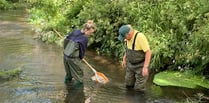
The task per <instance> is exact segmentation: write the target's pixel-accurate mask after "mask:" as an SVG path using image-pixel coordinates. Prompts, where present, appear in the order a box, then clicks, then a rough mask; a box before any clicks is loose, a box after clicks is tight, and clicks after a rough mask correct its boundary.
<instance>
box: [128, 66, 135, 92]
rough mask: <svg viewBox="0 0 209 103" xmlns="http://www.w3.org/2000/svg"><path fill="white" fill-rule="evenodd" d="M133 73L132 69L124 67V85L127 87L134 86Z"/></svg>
mask: <svg viewBox="0 0 209 103" xmlns="http://www.w3.org/2000/svg"><path fill="white" fill-rule="evenodd" d="M135 81H136V79H135V73H134V71H132V70H130V69H129V68H127V69H126V76H125V86H126V88H127V89H132V88H134V83H135Z"/></svg>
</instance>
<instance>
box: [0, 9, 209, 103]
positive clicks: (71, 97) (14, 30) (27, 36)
mask: <svg viewBox="0 0 209 103" xmlns="http://www.w3.org/2000/svg"><path fill="white" fill-rule="evenodd" d="M23 14H24V15H23ZM26 14H27V13H25V12H24V11H21V10H20V11H18V10H16V11H6V12H1V13H0V21H1V22H0V51H1V52H0V57H1V58H0V70H9V69H13V68H17V67H23V72H22V74H21V75H20V77H18V78H15V79H14V80H10V81H7V82H1V84H0V87H1V88H0V93H1V94H0V102H1V103H84V102H85V103H175V102H176V101H181V100H185V98H187V97H189V98H191V99H192V98H193V96H194V95H195V94H196V93H198V92H202V91H194V90H187V89H185V88H176V87H159V86H155V85H153V84H152V81H150V82H149V83H148V84H149V85H148V87H149V89H148V91H147V92H145V93H139V92H135V91H127V90H126V89H125V88H124V85H123V83H124V76H125V70H124V69H122V68H121V66H120V63H119V62H117V61H116V60H114V59H113V58H106V57H103V56H99V55H96V53H94V52H92V51H88V52H87V53H86V54H87V55H86V60H87V61H88V62H89V63H90V64H91V65H92V66H93V67H94V68H95V69H96V70H98V71H99V72H102V73H104V74H105V75H106V76H107V77H108V78H109V80H110V82H109V83H107V84H104V85H103V84H98V83H96V82H94V81H92V80H91V77H92V76H93V75H94V73H93V72H92V70H91V69H90V68H89V67H88V66H86V65H84V66H85V70H84V78H85V80H84V84H83V85H82V86H79V85H72V86H65V84H64V81H63V80H64V75H65V71H64V66H63V61H62V59H63V58H62V48H60V47H58V46H56V45H54V44H46V43H43V42H41V41H39V40H34V39H33V35H34V32H32V30H31V28H32V27H31V26H30V25H29V24H27V20H26V17H27V15H26ZM78 87H79V88H78ZM80 87H81V88H80ZM191 91H194V92H191ZM207 92H208V91H207Z"/></svg>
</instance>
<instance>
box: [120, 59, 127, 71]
mask: <svg viewBox="0 0 209 103" xmlns="http://www.w3.org/2000/svg"><path fill="white" fill-rule="evenodd" d="M121 65H122V68H123V69H125V68H126V61H125V60H123V61H122V63H121Z"/></svg>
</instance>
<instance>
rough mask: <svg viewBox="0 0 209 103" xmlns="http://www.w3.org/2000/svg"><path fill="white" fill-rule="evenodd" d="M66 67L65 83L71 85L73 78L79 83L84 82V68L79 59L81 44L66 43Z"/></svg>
mask: <svg viewBox="0 0 209 103" xmlns="http://www.w3.org/2000/svg"><path fill="white" fill-rule="evenodd" d="M63 53H64V58H63V59H64V66H65V71H66V76H65V83H69V82H70V81H71V80H72V78H74V79H75V80H76V81H78V82H81V83H82V82H83V67H82V63H81V61H80V58H79V43H76V42H74V41H72V40H69V41H67V42H65V43H64V52H63Z"/></svg>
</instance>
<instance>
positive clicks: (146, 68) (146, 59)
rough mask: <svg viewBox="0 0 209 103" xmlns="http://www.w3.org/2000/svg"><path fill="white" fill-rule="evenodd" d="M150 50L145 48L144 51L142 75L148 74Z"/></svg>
mask: <svg viewBox="0 0 209 103" xmlns="http://www.w3.org/2000/svg"><path fill="white" fill-rule="evenodd" d="M151 55H152V53H151V50H147V51H146V52H145V61H144V66H143V69H142V75H143V76H148V75H149V70H148V68H149V65H150V60H151Z"/></svg>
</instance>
